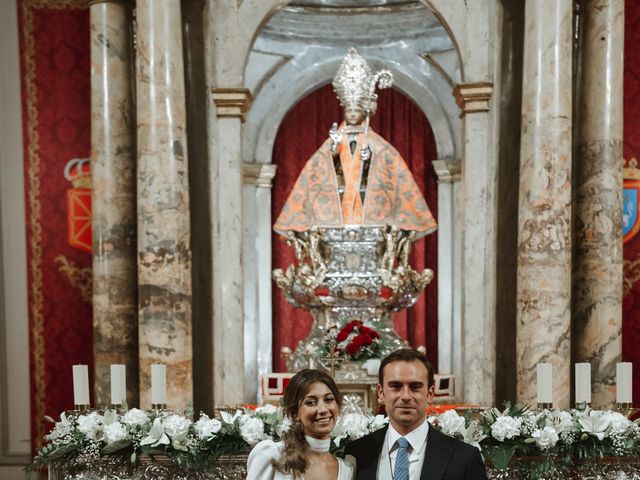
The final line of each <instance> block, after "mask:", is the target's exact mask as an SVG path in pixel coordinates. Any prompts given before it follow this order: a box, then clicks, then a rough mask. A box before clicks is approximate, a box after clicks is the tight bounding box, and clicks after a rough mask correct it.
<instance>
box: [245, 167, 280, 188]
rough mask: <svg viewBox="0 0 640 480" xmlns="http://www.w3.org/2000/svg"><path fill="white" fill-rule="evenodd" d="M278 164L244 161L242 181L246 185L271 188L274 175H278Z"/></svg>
mask: <svg viewBox="0 0 640 480" xmlns="http://www.w3.org/2000/svg"><path fill="white" fill-rule="evenodd" d="M276 168H277V165H275V164H273V163H267V164H265V163H243V164H242V182H243V183H244V184H245V185H255V186H256V187H263V188H271V187H272V185H273V177H275V176H276Z"/></svg>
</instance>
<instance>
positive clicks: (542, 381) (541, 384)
mask: <svg viewBox="0 0 640 480" xmlns="http://www.w3.org/2000/svg"><path fill="white" fill-rule="evenodd" d="M536 370H537V374H538V381H537V387H538V388H537V390H538V403H553V366H552V365H551V364H550V363H539V364H538V365H537V368H536Z"/></svg>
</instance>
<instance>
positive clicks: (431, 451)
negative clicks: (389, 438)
mask: <svg viewBox="0 0 640 480" xmlns="http://www.w3.org/2000/svg"><path fill="white" fill-rule="evenodd" d="M387 428H388V427H385V428H381V429H380V430H377V431H375V432H373V433H371V434H369V435H367V436H366V437H362V438H360V439H358V440H355V441H353V442H351V443H349V444H348V445H347V448H346V451H345V453H346V454H347V455H353V456H354V457H355V459H356V462H357V474H356V479H357V480H376V472H377V470H378V460H379V459H380V453H381V452H382V446H383V444H384V439H385V436H386V434H387ZM384 480H387V479H384ZM388 480H391V479H388ZM420 480H487V474H486V472H485V469H484V463H483V462H482V457H481V456H480V452H479V451H478V449H477V448H475V447H474V446H472V445H468V444H466V443H464V442H461V441H459V440H456V439H455V438H452V437H450V436H448V435H445V434H444V433H440V432H439V431H437V430H436V429H435V428H433V427H431V426H429V433H428V435H427V450H426V453H425V457H424V462H423V464H422V473H421V474H420Z"/></svg>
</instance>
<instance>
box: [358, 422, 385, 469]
mask: <svg viewBox="0 0 640 480" xmlns="http://www.w3.org/2000/svg"><path fill="white" fill-rule="evenodd" d="M388 428H389V427H384V428H381V429H380V430H376V431H375V432H373V433H372V434H371V440H370V442H369V445H370V448H369V449H368V450H369V452H370V454H369V456H368V458H367V461H366V464H365V465H362V466H360V465H358V479H359V480H376V478H377V476H376V475H377V472H378V462H379V461H380V451H381V450H382V445H383V443H384V439H385V438H386V436H387V429H388Z"/></svg>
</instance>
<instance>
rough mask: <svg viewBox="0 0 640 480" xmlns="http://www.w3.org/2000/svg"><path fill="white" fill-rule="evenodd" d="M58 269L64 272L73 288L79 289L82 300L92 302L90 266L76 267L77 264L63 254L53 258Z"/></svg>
mask: <svg viewBox="0 0 640 480" xmlns="http://www.w3.org/2000/svg"><path fill="white" fill-rule="evenodd" d="M55 261H56V263H57V264H58V270H59V271H60V272H62V273H64V274H65V276H66V277H67V280H69V283H70V284H71V286H72V287H73V288H76V289H78V290H79V291H80V295H81V296H82V301H83V302H85V303H88V304H91V302H92V295H91V294H92V291H93V274H92V269H91V267H84V268H78V266H77V265H76V264H75V263H73V262H72V261H71V260H69V259H68V258H67V257H65V256H64V255H58V256H57V257H56V258H55Z"/></svg>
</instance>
